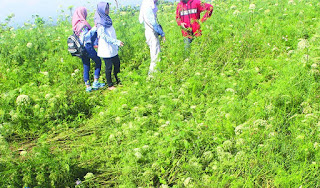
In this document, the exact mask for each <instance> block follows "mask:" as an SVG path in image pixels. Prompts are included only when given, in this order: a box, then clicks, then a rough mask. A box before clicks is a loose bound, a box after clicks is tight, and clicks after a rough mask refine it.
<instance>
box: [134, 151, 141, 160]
mask: <svg viewBox="0 0 320 188" xmlns="http://www.w3.org/2000/svg"><path fill="white" fill-rule="evenodd" d="M134 156H136V158H137V159H141V158H142V154H141V153H140V152H136V153H134Z"/></svg>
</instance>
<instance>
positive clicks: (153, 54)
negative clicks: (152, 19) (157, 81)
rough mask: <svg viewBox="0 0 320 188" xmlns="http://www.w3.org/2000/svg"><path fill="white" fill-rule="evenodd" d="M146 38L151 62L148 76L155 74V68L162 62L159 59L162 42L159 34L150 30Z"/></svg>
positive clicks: (147, 31)
mask: <svg viewBox="0 0 320 188" xmlns="http://www.w3.org/2000/svg"><path fill="white" fill-rule="evenodd" d="M146 38H147V43H148V45H149V48H150V58H151V62H150V67H149V72H148V75H150V74H152V73H153V72H155V67H156V65H157V62H159V61H160V59H159V57H158V56H159V53H160V40H159V37H158V35H157V34H155V33H154V32H153V31H149V30H146Z"/></svg>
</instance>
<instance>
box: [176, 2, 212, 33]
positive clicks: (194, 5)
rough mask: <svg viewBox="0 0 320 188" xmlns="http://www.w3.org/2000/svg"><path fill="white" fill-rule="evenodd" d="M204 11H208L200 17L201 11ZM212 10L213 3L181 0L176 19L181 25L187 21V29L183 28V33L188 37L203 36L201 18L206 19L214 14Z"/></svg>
mask: <svg viewBox="0 0 320 188" xmlns="http://www.w3.org/2000/svg"><path fill="white" fill-rule="evenodd" d="M203 11H206V13H205V14H204V16H203V17H202V18H201V19H200V13H201V12H203ZM212 11H213V7H212V5H210V4H208V3H201V2H200V0H189V1H188V2H187V3H184V2H183V1H182V0H181V1H180V3H179V4H178V6H177V11H176V20H177V23H178V25H179V26H180V25H181V23H186V28H187V29H182V35H183V36H184V37H188V38H193V37H194V36H196V37H198V36H201V30H200V24H199V20H200V21H201V22H204V21H206V20H207V19H208V18H209V17H210V16H211V15H212Z"/></svg>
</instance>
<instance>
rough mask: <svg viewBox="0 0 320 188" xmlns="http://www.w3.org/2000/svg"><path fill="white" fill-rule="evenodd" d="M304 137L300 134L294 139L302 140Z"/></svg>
mask: <svg viewBox="0 0 320 188" xmlns="http://www.w3.org/2000/svg"><path fill="white" fill-rule="evenodd" d="M304 137H305V136H304V135H302V134H300V135H298V136H297V137H296V139H297V140H303V139H304Z"/></svg>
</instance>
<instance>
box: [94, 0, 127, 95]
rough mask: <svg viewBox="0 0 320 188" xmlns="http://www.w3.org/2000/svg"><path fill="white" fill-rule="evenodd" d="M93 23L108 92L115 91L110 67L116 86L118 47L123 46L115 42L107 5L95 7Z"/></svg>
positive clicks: (118, 69) (118, 70)
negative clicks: (104, 67)
mask: <svg viewBox="0 0 320 188" xmlns="http://www.w3.org/2000/svg"><path fill="white" fill-rule="evenodd" d="M94 22H95V25H96V27H97V33H98V39H99V42H98V43H99V46H98V56H99V57H102V58H103V60H104V61H105V65H106V78H107V83H108V86H109V88H108V89H109V90H113V89H115V87H114V85H113V82H112V79H111V72H112V65H113V67H114V68H113V74H114V76H115V78H116V82H117V84H119V83H120V80H119V78H118V76H117V74H118V73H119V72H120V59H119V56H118V50H119V46H123V42H121V41H120V40H117V36H116V31H115V29H114V27H113V26H112V19H111V18H110V16H109V3H106V2H100V3H98V5H97V10H96V13H95V16H94Z"/></svg>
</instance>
